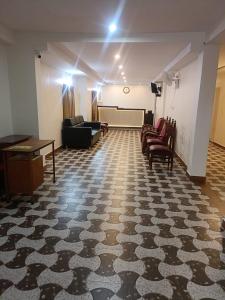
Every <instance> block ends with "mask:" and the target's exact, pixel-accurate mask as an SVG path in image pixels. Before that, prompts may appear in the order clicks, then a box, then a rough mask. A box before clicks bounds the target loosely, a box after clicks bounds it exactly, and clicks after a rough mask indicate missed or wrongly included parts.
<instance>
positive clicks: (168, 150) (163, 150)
mask: <svg viewBox="0 0 225 300" xmlns="http://www.w3.org/2000/svg"><path fill="white" fill-rule="evenodd" d="M167 132H168V142H167V144H151V145H150V146H149V149H148V150H149V151H148V157H149V166H150V169H152V163H153V162H161V163H167V165H168V169H170V171H172V170H173V158H174V153H175V140H176V122H175V121H173V122H172V124H170V125H169V128H168V131H167Z"/></svg>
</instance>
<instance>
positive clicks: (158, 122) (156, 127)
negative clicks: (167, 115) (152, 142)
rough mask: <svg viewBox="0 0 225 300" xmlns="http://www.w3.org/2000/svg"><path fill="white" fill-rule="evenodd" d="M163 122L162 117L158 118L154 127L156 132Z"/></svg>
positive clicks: (159, 129) (160, 128)
mask: <svg viewBox="0 0 225 300" xmlns="http://www.w3.org/2000/svg"><path fill="white" fill-rule="evenodd" d="M164 123H165V119H164V118H159V119H158V121H157V123H156V125H155V129H156V131H157V132H160V131H161V130H162V128H163V125H164Z"/></svg>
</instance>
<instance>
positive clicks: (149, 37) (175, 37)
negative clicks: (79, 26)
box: [18, 32, 205, 43]
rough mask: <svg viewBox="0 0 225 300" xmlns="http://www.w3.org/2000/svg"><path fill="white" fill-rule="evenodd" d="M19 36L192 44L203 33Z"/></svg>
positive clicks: (85, 40)
mask: <svg viewBox="0 0 225 300" xmlns="http://www.w3.org/2000/svg"><path fill="white" fill-rule="evenodd" d="M18 35H19V36H22V37H23V38H25V39H26V38H27V39H30V40H36V41H42V42H65V43H66V42H90V43H91V42H93V43H105V42H109V43H141V42H143V43H146V42H149V43H162V42H174V41H180V42H192V41H195V40H202V36H205V33H204V32H171V33H145V34H129V35H119V34H118V35H116V34H115V35H114V36H113V37H110V38H109V37H107V35H102V34H91V33H89V34H86V33H72V32H49V33H46V32H20V33H18Z"/></svg>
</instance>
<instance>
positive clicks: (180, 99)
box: [157, 57, 201, 165]
mask: <svg viewBox="0 0 225 300" xmlns="http://www.w3.org/2000/svg"><path fill="white" fill-rule="evenodd" d="M180 74H181V80H180V87H179V88H178V89H176V88H175V85H174V84H173V85H172V86H164V97H165V98H164V101H165V103H163V101H162V102H157V103H158V104H157V105H158V106H157V107H158V110H159V111H163V105H165V112H164V116H169V117H172V118H174V119H175V120H176V121H177V144H176V152H177V154H178V155H179V156H180V157H181V159H182V160H183V161H184V162H185V163H186V164H187V165H188V162H189V154H190V150H191V145H192V138H193V133H194V128H193V126H194V116H195V111H196V110H197V105H198V90H199V83H200V79H201V59H200V57H198V58H197V59H196V60H195V61H193V62H192V63H190V64H189V65H187V66H186V67H184V68H183V69H181V70H180ZM162 99H163V97H162Z"/></svg>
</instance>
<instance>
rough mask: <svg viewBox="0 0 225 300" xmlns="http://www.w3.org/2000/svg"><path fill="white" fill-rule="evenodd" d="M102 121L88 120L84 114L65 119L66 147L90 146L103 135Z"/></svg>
mask: <svg viewBox="0 0 225 300" xmlns="http://www.w3.org/2000/svg"><path fill="white" fill-rule="evenodd" d="M100 124H101V123H100V122H86V121H84V118H83V116H77V117H73V118H68V119H64V121H63V128H62V143H63V147H64V148H66V147H68V148H89V147H91V146H93V145H94V144H95V143H96V142H97V141H98V140H99V139H100V137H101V125H100Z"/></svg>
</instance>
